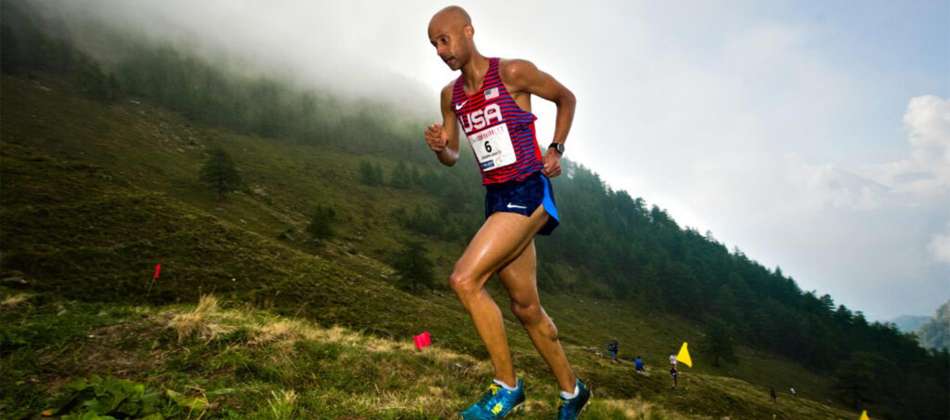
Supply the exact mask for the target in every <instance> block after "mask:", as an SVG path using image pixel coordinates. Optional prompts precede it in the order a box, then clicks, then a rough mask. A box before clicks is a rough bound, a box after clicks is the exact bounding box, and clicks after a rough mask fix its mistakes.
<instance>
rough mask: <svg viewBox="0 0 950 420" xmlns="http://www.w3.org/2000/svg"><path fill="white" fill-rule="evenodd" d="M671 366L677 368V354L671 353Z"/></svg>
mask: <svg viewBox="0 0 950 420" xmlns="http://www.w3.org/2000/svg"><path fill="white" fill-rule="evenodd" d="M670 366H671V367H673V369H676V355H675V354H671V355H670Z"/></svg>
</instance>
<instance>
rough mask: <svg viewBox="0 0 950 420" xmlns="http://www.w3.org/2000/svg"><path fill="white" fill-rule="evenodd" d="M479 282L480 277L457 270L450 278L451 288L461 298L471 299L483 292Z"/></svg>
mask: <svg viewBox="0 0 950 420" xmlns="http://www.w3.org/2000/svg"><path fill="white" fill-rule="evenodd" d="M478 280H479V279H478V276H474V275H472V274H469V273H466V272H464V271H458V270H456V271H454V272H452V275H450V276H449V286H450V287H452V290H454V291H455V293H456V294H458V295H459V297H470V296H474V295H475V294H476V293H478V292H480V291H481V288H482V285H481V284H480V282H479V281H478Z"/></svg>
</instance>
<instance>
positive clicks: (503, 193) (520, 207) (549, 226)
mask: <svg viewBox="0 0 950 420" xmlns="http://www.w3.org/2000/svg"><path fill="white" fill-rule="evenodd" d="M485 189H486V191H485V218H486V219H487V218H488V217H489V216H491V215H492V214H493V213H495V212H499V211H503V212H509V213H518V214H520V215H523V216H525V217H527V216H530V215H531V214H532V213H534V210H535V209H537V208H538V206H542V205H543V206H544V211H546V212H547V213H548V215H549V216H551V217H548V221H547V223H545V224H544V226H542V227H541V230H540V231H538V234H539V235H550V234H551V232H553V231H554V228H556V227H557V226H558V224H560V219H559V218H558V215H557V206H556V205H555V203H554V190H553V189H552V188H551V180H549V179H548V177H546V176H544V174H542V173H541V172H535V173H533V174H531V176H529V177H528V178H526V179H525V180H524V181H510V182H504V183H501V184H489V185H486V186H485Z"/></svg>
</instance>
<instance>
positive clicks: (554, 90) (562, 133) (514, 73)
mask: <svg viewBox="0 0 950 420" xmlns="http://www.w3.org/2000/svg"><path fill="white" fill-rule="evenodd" d="M502 81H503V82H504V83H505V85H506V86H508V87H509V91H510V92H511V93H512V94H513V95H521V94H529V95H537V96H540V97H542V98H544V99H547V100H549V101H551V102H554V104H555V105H557V119H556V121H555V123H554V124H555V125H554V139H552V140H553V141H554V142H556V143H562V144H563V143H564V142H566V141H567V134H568V133H569V132H570V131H571V123H572V122H573V121H574V108H575V106H576V105H577V99H576V98H575V97H574V94H573V93H571V91H570V90H568V89H567V88H566V87H564V85H562V84H561V83H560V82H558V81H557V80H555V79H554V77H552V76H551V75H550V74H547V73H545V72H543V71H541V70H539V69H538V68H537V66H535V65H534V64H533V63H531V62H530V61H527V60H506V61H505V62H504V66H503V68H502ZM560 161H561V155H560V154H559V153H558V152H556V151H554V150H551V149H548V150H546V151H545V153H544V173H545V175H547V176H549V177H555V176H558V175H560V173H561V163H560Z"/></svg>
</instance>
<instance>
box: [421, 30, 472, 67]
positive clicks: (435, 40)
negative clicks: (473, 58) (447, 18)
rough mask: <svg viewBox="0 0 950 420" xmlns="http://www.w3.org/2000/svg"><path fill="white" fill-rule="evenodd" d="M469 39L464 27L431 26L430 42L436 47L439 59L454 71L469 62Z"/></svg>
mask: <svg viewBox="0 0 950 420" xmlns="http://www.w3.org/2000/svg"><path fill="white" fill-rule="evenodd" d="M467 39H468V38H467V37H466V36H465V31H464V27H462V28H460V27H457V26H456V27H454V28H452V27H447V25H442V26H441V27H439V26H436V25H435V24H433V25H430V26H429V42H430V43H431V44H432V46H433V47H435V52H436V54H438V55H439V58H441V59H442V61H443V62H444V63H445V65H447V66H449V68H450V69H452V70H458V69H460V68H462V65H464V64H465V62H466V61H468V57H469V52H468V48H467V45H468V44H467V42H466V41H467Z"/></svg>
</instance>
